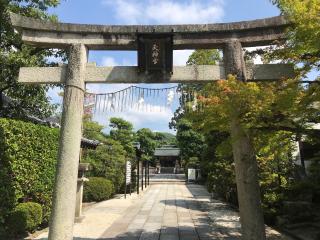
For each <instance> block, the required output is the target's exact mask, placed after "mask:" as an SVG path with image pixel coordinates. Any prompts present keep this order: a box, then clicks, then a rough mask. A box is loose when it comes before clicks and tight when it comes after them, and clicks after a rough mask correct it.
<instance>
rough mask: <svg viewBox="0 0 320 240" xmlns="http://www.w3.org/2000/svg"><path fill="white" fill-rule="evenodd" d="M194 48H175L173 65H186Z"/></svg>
mask: <svg viewBox="0 0 320 240" xmlns="http://www.w3.org/2000/svg"><path fill="white" fill-rule="evenodd" d="M193 51H194V50H175V51H173V65H174V66H185V65H186V62H187V61H188V59H189V56H190V55H191V54H192V53H193Z"/></svg>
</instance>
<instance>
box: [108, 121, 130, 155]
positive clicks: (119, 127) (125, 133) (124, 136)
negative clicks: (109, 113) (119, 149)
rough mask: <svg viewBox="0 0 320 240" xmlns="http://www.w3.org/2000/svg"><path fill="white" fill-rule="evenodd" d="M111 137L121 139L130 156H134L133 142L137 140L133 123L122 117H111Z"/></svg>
mask: <svg viewBox="0 0 320 240" xmlns="http://www.w3.org/2000/svg"><path fill="white" fill-rule="evenodd" d="M109 126H110V127H111V130H110V137H111V138H112V139H114V140H116V141H119V142H120V143H121V145H122V146H123V148H124V150H125V151H126V153H127V156H128V157H133V156H134V154H135V150H134V146H133V142H134V141H135V134H134V132H133V125H132V123H130V122H128V121H126V120H124V119H122V118H116V117H113V118H110V124H109Z"/></svg>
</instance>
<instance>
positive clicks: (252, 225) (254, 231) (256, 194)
mask: <svg viewBox="0 0 320 240" xmlns="http://www.w3.org/2000/svg"><path fill="white" fill-rule="evenodd" d="M224 62H225V67H226V75H227V74H234V75H236V76H237V78H238V79H239V80H242V81H246V75H245V72H246V71H245V64H244V58H243V53H242V47H241V43H240V42H239V41H237V40H232V41H230V42H229V43H227V44H226V45H225V48H224ZM234 109H235V111H234V115H233V118H232V120H231V126H230V132H231V139H232V151H233V157H234V162H235V170H236V182H237V191H238V200H239V210H240V221H241V226H242V239H245V240H265V239H266V236H265V227H264V219H263V212H262V208H261V197H260V187H259V182H258V167H257V160H256V156H255V153H254V150H253V146H252V143H251V141H250V138H249V136H248V135H247V134H246V132H245V131H244V129H243V128H242V126H241V124H240V119H239V112H237V109H238V108H237V106H235V107H234Z"/></svg>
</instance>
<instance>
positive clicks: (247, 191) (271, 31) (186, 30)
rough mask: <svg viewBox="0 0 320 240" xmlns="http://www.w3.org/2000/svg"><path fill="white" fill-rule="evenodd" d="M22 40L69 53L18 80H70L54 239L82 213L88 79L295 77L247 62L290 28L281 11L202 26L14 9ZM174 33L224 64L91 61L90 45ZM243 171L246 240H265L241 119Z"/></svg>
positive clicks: (113, 46) (67, 233) (237, 136)
mask: <svg viewBox="0 0 320 240" xmlns="http://www.w3.org/2000/svg"><path fill="white" fill-rule="evenodd" d="M11 22H12V25H13V26H14V27H15V28H16V29H17V30H18V31H20V33H21V35H22V40H23V41H24V42H25V43H27V44H30V45H32V46H36V47H43V48H60V49H61V48H62V49H67V50H68V52H69V61H68V65H67V66H63V67H56V68H21V71H20V75H19V81H20V82H23V83H29V84H45V83H64V85H65V94H64V100H63V113H62V128H61V133H60V145H59V156H58V165H57V173H56V182H55V188H54V196H53V209H52V214H51V220H50V228H49V239H50V240H71V239H72V238H73V224H74V215H75V199H76V184H77V170H78V157H79V153H80V140H81V125H82V115H83V99H84V92H85V82H90V83H94V82H97V83H138V82H144V83H151V82H152V83H154V82H157V83H168V82H184V83H187V82H206V81H214V80H219V79H225V78H226V77H225V76H227V74H235V75H237V77H238V78H239V79H240V80H244V81H246V80H277V79H280V78H282V77H291V76H293V68H292V66H288V65H282V64H281V65H254V66H246V65H245V61H244V58H243V50H242V47H251V46H263V45H268V44H272V43H273V42H274V41H276V40H281V39H285V29H286V27H287V26H288V25H289V24H288V22H287V21H286V19H285V18H284V17H282V16H280V17H273V18H266V19H260V20H254V21H245V22H237V23H220V24H198V25H159V26H151V25H148V26H140V25H139V26H103V25H79V24H67V23H51V22H47V21H42V20H36V19H31V18H27V17H23V16H19V15H16V14H11ZM152 33H154V34H170V36H171V37H172V49H204V48H222V49H223V51H224V65H223V66H187V67H173V70H172V71H173V73H172V74H171V73H170V74H159V75H157V74H156V75H152V76H151V77H150V76H148V74H145V73H139V72H138V69H137V67H96V66H93V65H92V64H88V63H87V59H88V50H91V49H95V50H137V49H138V44H137V34H152ZM230 126H231V128H230V129H231V137H232V148H233V155H234V160H235V168H236V181H237V190H238V199H239V209H240V219H241V224H242V237H243V239H246V240H264V239H265V229H264V221H263V214H262V209H261V203H260V201H261V199H260V190H259V184H258V176H257V163H256V158H255V154H254V151H253V147H252V144H251V143H250V140H249V139H248V137H247V136H246V134H245V132H244V130H243V129H242V127H241V125H240V121H239V116H238V115H237V113H235V117H234V119H233V120H232V122H231V123H230Z"/></svg>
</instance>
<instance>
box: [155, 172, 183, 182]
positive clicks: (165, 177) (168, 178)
mask: <svg viewBox="0 0 320 240" xmlns="http://www.w3.org/2000/svg"><path fill="white" fill-rule="evenodd" d="M185 183H186V177H185V174H161V173H159V174H152V175H151V174H150V184H185Z"/></svg>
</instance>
